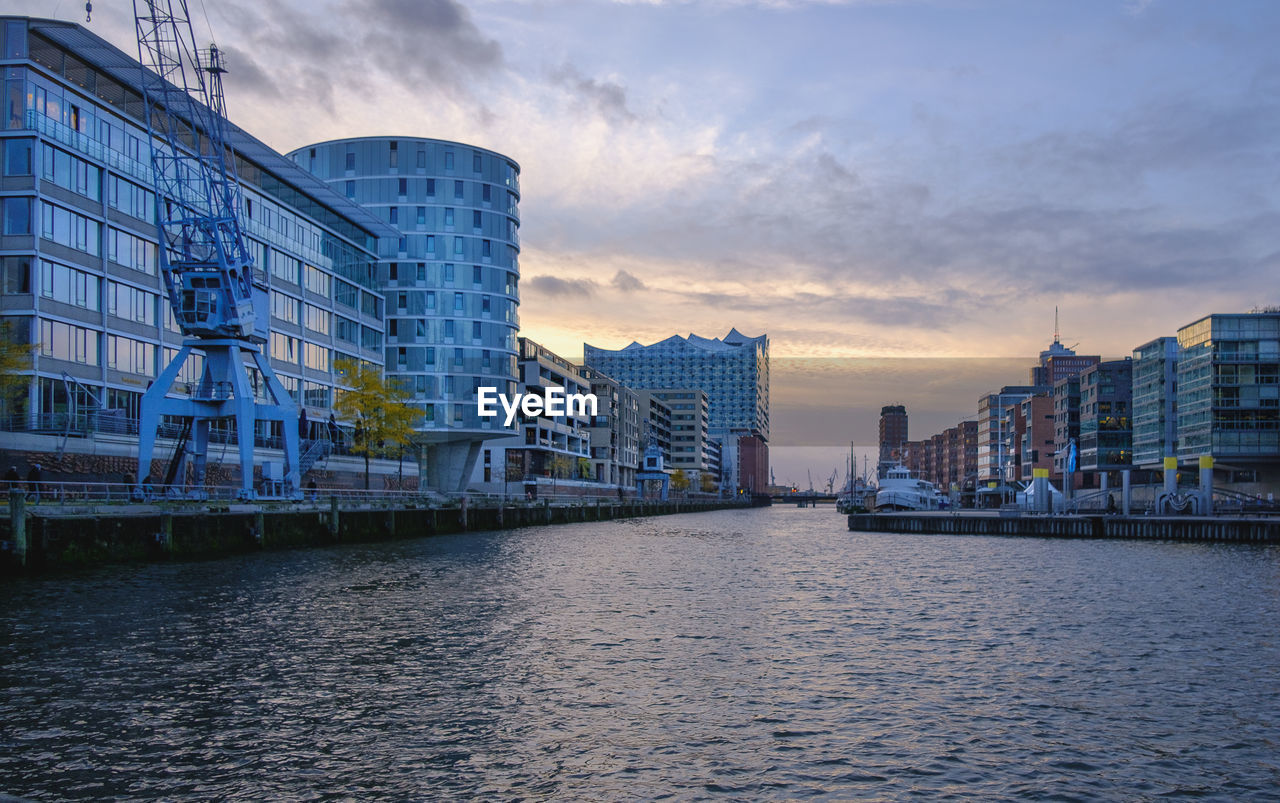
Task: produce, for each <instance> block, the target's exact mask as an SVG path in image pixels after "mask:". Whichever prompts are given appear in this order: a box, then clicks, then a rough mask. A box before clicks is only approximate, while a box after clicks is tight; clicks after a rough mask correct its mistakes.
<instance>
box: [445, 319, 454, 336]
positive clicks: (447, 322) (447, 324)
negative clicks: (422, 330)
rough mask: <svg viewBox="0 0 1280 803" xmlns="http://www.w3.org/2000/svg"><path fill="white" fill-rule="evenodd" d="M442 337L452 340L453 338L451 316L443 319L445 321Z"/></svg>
mask: <svg viewBox="0 0 1280 803" xmlns="http://www.w3.org/2000/svg"><path fill="white" fill-rule="evenodd" d="M444 337H445V340H452V339H453V319H452V318H446V319H445V322H444Z"/></svg>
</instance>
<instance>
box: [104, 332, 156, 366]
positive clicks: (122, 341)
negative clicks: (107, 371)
mask: <svg viewBox="0 0 1280 803" xmlns="http://www.w3.org/2000/svg"><path fill="white" fill-rule="evenodd" d="M107 367H108V368H114V369H115V370H117V371H120V372H122V373H126V374H142V375H143V376H155V375H156V347H155V346H153V345H151V344H150V343H143V342H142V341H140V340H134V339H133V338H131V337H122V336H120V335H107Z"/></svg>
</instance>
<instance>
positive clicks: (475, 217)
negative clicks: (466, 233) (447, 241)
mask: <svg viewBox="0 0 1280 803" xmlns="http://www.w3.org/2000/svg"><path fill="white" fill-rule="evenodd" d="M471 228H473V229H479V228H480V212H479V211H475V212H472V213H471Z"/></svg>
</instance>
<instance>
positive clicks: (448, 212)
mask: <svg viewBox="0 0 1280 803" xmlns="http://www.w3.org/2000/svg"><path fill="white" fill-rule="evenodd" d="M444 225H446V226H452V225H453V209H452V208H446V209H445V210H444Z"/></svg>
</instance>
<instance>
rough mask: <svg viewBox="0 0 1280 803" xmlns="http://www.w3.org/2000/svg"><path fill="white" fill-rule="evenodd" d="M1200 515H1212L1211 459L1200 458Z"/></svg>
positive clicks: (1206, 457) (1206, 456)
mask: <svg viewBox="0 0 1280 803" xmlns="http://www.w3.org/2000/svg"><path fill="white" fill-rule="evenodd" d="M1200 513H1201V514H1202V515H1205V516H1212V515H1213V458H1212V457H1210V456H1208V455H1205V456H1203V457H1201V458H1200Z"/></svg>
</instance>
